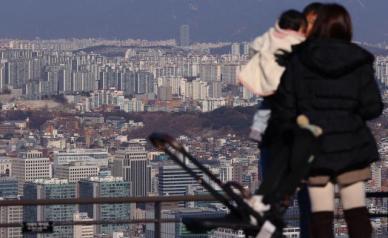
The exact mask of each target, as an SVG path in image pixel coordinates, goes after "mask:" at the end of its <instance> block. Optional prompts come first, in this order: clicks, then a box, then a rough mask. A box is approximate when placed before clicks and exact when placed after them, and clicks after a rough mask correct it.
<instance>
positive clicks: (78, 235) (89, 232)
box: [73, 212, 94, 238]
mask: <svg viewBox="0 0 388 238" xmlns="http://www.w3.org/2000/svg"><path fill="white" fill-rule="evenodd" d="M73 221H81V222H82V221H86V222H87V221H93V219H92V218H89V217H88V214H87V213H85V212H77V213H74V215H73ZM73 238H94V225H75V226H74V228H73Z"/></svg>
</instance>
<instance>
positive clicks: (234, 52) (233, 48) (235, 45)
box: [231, 43, 241, 56]
mask: <svg viewBox="0 0 388 238" xmlns="http://www.w3.org/2000/svg"><path fill="white" fill-rule="evenodd" d="M231 53H232V55H233V56H240V55H241V53H240V44H239V43H233V44H232V46H231Z"/></svg>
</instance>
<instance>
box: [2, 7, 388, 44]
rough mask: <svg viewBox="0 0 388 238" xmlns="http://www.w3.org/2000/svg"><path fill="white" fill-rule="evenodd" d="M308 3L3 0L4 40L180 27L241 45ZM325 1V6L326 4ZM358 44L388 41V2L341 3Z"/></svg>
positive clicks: (172, 31) (198, 37)
mask: <svg viewBox="0 0 388 238" xmlns="http://www.w3.org/2000/svg"><path fill="white" fill-rule="evenodd" d="M310 2H312V1H306V0H0V38H28V39H32V38H35V37H40V38H45V39H46V38H70V37H79V38H81V37H82V38H84V37H103V38H118V39H125V38H144V39H150V40H155V39H170V38H174V37H175V36H176V35H177V30H178V27H179V25H181V24H189V25H190V26H191V35H192V39H193V40H194V41H242V40H250V39H251V38H252V37H254V36H255V35H258V34H260V33H262V32H263V31H265V30H266V29H267V28H268V27H270V26H272V25H273V24H274V22H275V20H276V18H277V16H278V15H279V14H280V13H281V12H282V11H284V10H287V9H289V8H295V9H299V10H301V9H302V8H303V7H304V6H305V5H306V4H308V3H310ZM323 2H327V1H323ZM329 2H340V3H342V4H344V5H345V6H346V7H347V8H348V10H349V11H350V13H351V14H352V17H353V22H354V26H355V38H356V40H362V41H369V42H382V41H388V15H387V13H388V1H387V0H342V1H340V0H338V1H329Z"/></svg>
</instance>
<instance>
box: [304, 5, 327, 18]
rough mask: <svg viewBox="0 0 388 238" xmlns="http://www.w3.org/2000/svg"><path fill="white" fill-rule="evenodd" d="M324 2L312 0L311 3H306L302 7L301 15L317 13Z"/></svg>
mask: <svg viewBox="0 0 388 238" xmlns="http://www.w3.org/2000/svg"><path fill="white" fill-rule="evenodd" d="M323 5H324V4H323V3H320V2H313V3H310V4H309V5H307V6H306V7H305V8H304V9H303V15H305V16H307V15H309V14H311V13H313V14H318V12H319V9H321V7H322V6H323Z"/></svg>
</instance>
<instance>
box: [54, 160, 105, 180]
mask: <svg viewBox="0 0 388 238" xmlns="http://www.w3.org/2000/svg"><path fill="white" fill-rule="evenodd" d="M99 172H100V166H99V165H98V164H95V163H92V162H70V163H69V164H64V165H60V166H58V167H56V168H55V173H54V175H55V177H56V178H61V179H67V180H68V181H69V182H70V183H77V182H79V181H80V180H82V179H87V178H90V177H95V176H98V174H99Z"/></svg>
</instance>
